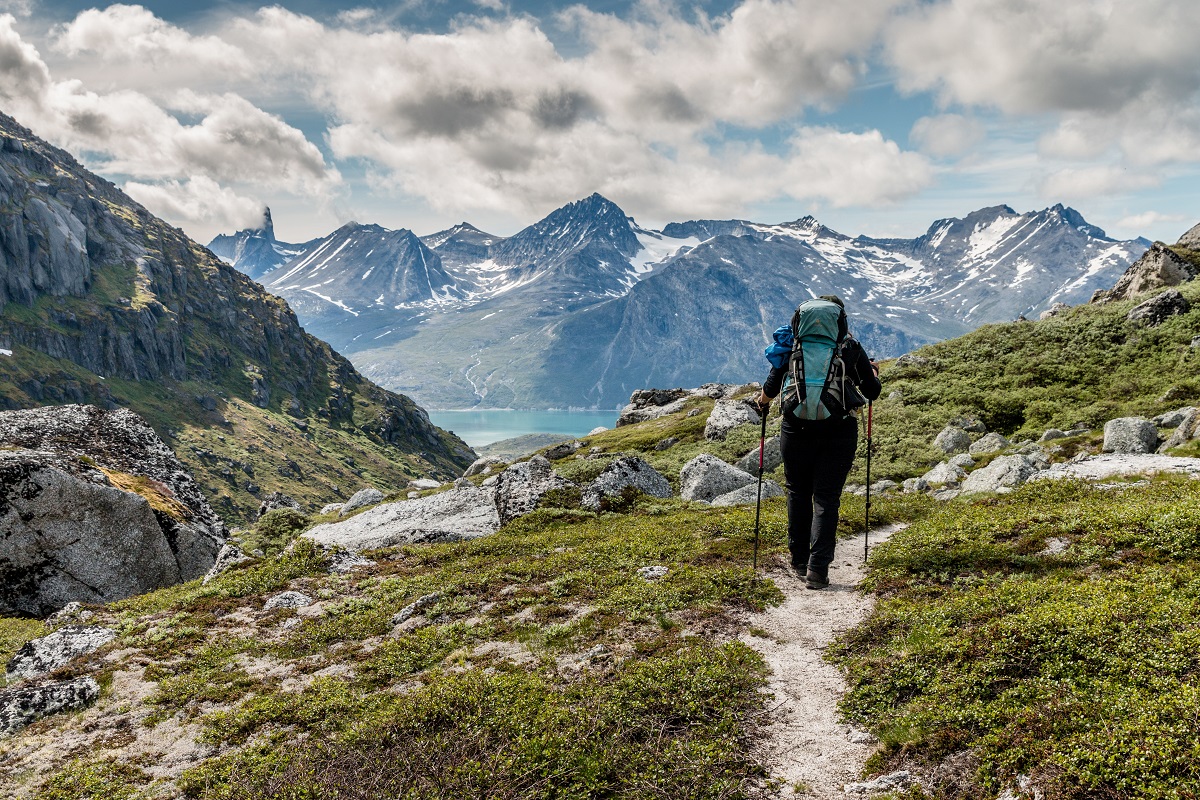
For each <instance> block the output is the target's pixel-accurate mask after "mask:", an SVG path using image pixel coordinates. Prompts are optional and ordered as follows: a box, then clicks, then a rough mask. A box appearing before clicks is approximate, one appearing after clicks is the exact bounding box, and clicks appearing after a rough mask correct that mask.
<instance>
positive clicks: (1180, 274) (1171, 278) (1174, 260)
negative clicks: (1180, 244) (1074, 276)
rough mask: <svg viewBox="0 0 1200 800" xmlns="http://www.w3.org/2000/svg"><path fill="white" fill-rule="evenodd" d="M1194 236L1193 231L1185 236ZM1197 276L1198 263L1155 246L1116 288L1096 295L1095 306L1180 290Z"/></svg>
mask: <svg viewBox="0 0 1200 800" xmlns="http://www.w3.org/2000/svg"><path fill="white" fill-rule="evenodd" d="M1193 230H1194V229H1193ZM1190 233H1191V231H1189V232H1188V233H1186V234H1184V236H1185V237H1186V236H1188V235H1190ZM1197 272H1198V270H1197V267H1196V265H1195V264H1194V263H1192V262H1191V261H1189V260H1188V259H1186V258H1183V257H1182V256H1180V255H1179V254H1177V253H1175V252H1174V251H1172V250H1171V248H1169V247H1167V245H1165V244H1163V243H1162V242H1155V243H1154V244H1153V245H1151V246H1150V249H1149V250H1147V251H1146V252H1145V254H1144V255H1143V256H1142V257H1141V258H1140V259H1138V260H1137V261H1135V262H1134V263H1133V264H1132V265H1130V267H1129V269H1127V270H1125V274H1124V275H1122V276H1121V277H1120V278H1119V279H1118V280H1117V282H1116V284H1115V285H1114V286H1113V288H1111V289H1099V290H1097V291H1096V292H1095V294H1093V295H1092V302H1093V303H1110V302H1113V301H1114V300H1129V299H1132V298H1133V297H1135V296H1136V295H1139V294H1142V293H1143V292H1151V291H1154V290H1155V289H1161V288H1164V287H1167V286H1178V285H1179V284H1181V283H1184V282H1186V281H1190V280H1192V279H1193V278H1195V277H1196V274H1197Z"/></svg>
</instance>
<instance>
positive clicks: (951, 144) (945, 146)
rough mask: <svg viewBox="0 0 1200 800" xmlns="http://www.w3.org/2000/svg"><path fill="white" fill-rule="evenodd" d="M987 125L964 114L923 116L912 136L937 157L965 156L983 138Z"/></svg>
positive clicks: (923, 148)
mask: <svg viewBox="0 0 1200 800" xmlns="http://www.w3.org/2000/svg"><path fill="white" fill-rule="evenodd" d="M983 137H984V128H983V125H982V124H981V123H980V122H979V121H978V120H975V119H971V118H969V117H964V116H962V115H961V114H942V115H940V116H936V117H921V118H920V119H918V120H917V121H916V122H915V123H913V126H912V131H911V132H910V133H909V135H908V138H909V139H910V140H912V141H913V142H914V143H915V144H916V145H917V147H919V148H920V149H921V150H922V151H923V152H925V153H928V154H929V155H931V156H934V157H937V158H954V157H956V156H961V155H963V154H964V153H966V152H967V151H969V150H970V149H971V148H972V147H974V146H975V145H977V144H979V143H980V142H981V141H983Z"/></svg>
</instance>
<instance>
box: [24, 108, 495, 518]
mask: <svg viewBox="0 0 1200 800" xmlns="http://www.w3.org/2000/svg"><path fill="white" fill-rule="evenodd" d="M250 238H252V237H248V238H247V242H249V241H250ZM255 241H256V242H257V244H254V245H253V246H249V245H248V246H243V247H241V248H240V249H238V250H236V252H239V253H241V254H242V256H243V257H246V256H248V255H251V254H254V253H262V252H265V251H275V252H276V254H277V255H278V256H279V257H280V258H283V257H286V253H285V252H279V250H276V243H275V242H274V241H273V234H272V230H271V225H270V218H269V216H268V217H266V219H265V226H264V228H263V230H262V236H260V237H258V239H257V240H255ZM281 249H286V248H281ZM62 403H92V404H96V405H98V406H101V407H103V408H115V407H127V408H130V409H132V410H134V411H136V412H137V413H138V414H140V415H141V416H142V417H144V418H145V419H146V420H147V421H148V422H149V423H150V424H151V425H152V426H153V427H154V429H155V431H156V432H157V433H158V434H159V436H161V437H162V438H163V439H164V440H165V441H166V442H167V443H168V444H169V445H170V446H171V448H172V449H173V450H175V451H176V452H177V453H178V454H179V457H180V458H181V459H182V460H183V462H184V463H185V464H186V465H187V466H188V468H189V469H190V470H191V471H192V473H193V474H194V475H195V476H196V478H197V480H198V482H199V483H200V485H201V487H202V488H203V489H204V490H205V493H206V494H207V495H208V498H209V500H210V502H211V503H212V505H213V507H214V508H215V509H216V510H217V512H218V513H220V514H221V515H222V516H223V517H224V518H225V519H227V520H228V521H230V522H232V523H236V522H241V521H244V520H247V519H253V518H254V516H255V515H256V512H257V510H258V508H259V503H260V497H262V496H265V495H267V494H269V493H270V492H273V491H282V492H285V493H287V494H289V495H291V496H293V497H294V498H296V499H298V500H300V501H302V502H304V503H305V505H310V506H311V505H315V506H316V507H318V508H319V507H320V506H321V505H322V504H324V503H330V502H335V501H337V500H339V499H340V500H344V499H345V498H346V497H347V496H349V494H351V493H353V492H354V491H356V490H358V489H360V488H363V486H364V485H377V486H378V487H379V488H383V489H388V490H398V489H403V488H404V487H405V486H406V485H407V484H408V482H409V481H410V480H411V479H413V478H420V477H439V478H444V477H451V476H454V475H457V474H459V473H461V471H462V468H463V467H464V466H466V465H467V464H469V463H470V462H471V460H472V459H473V458H474V454H473V453H472V452H471V451H470V449H469V448H467V447H466V445H465V444H464V443H463V442H462V441H461V440H459V439H458V438H457V437H455V436H453V435H452V434H448V433H446V432H445V431H443V430H440V429H438V428H436V427H435V426H433V425H432V424H431V423H430V421H429V418H428V416H427V415H426V413H425V411H424V410H423V409H421V408H420V407H418V406H417V405H416V404H415V403H414V402H413V401H412V400H411V399H409V398H408V397H404V396H401V395H397V394H393V393H392V392H388V391H385V390H383V389H381V388H380V387H378V386H376V385H375V384H373V383H371V382H370V381H369V380H367V379H366V378H364V377H363V376H362V374H360V373H359V372H358V370H356V369H355V368H354V367H353V366H352V365H351V363H350V362H349V361H347V360H346V359H345V358H343V357H342V356H340V355H338V354H337V353H336V352H334V351H333V350H332V349H331V348H330V347H329V345H328V344H326V343H325V342H322V341H320V340H318V339H317V338H315V337H313V336H311V335H308V334H306V333H305V332H304V331H303V330H302V329H301V327H300V325H299V323H298V322H297V319H296V315H295V314H294V313H293V312H292V310H291V309H290V308H289V307H288V305H287V303H286V302H285V301H283V300H281V299H280V298H279V297H276V296H274V295H271V294H269V293H267V292H266V291H265V290H264V289H263V288H262V286H261V285H259V284H258V283H256V282H254V281H253V280H251V279H250V278H248V277H247V276H246V275H243V274H242V273H240V272H239V271H237V270H235V269H233V268H232V267H230V266H228V265H227V264H225V263H223V262H222V261H221V260H219V259H218V258H217V257H215V256H214V255H213V254H212V253H211V252H210V251H209V250H206V249H205V248H203V247H202V246H200V245H199V244H197V243H195V242H193V241H192V240H190V239H188V238H187V237H186V236H185V235H184V234H183V232H182V231H180V230H179V229H177V228H174V227H172V226H170V225H168V224H166V223H165V222H163V221H162V220H160V219H158V218H156V217H154V216H153V215H152V214H150V212H148V211H147V210H146V209H145V208H143V207H142V206H140V205H138V204H137V203H135V202H134V201H133V200H131V199H130V198H129V197H128V196H126V195H125V194H124V193H123V192H121V191H120V190H119V189H117V188H116V187H115V186H113V185H112V184H111V183H109V182H108V181H106V180H104V179H103V178H100V177H98V176H96V175H94V174H92V173H91V172H89V171H88V170H86V169H84V168H83V167H82V166H81V165H80V164H79V163H78V162H77V161H76V160H75V159H74V158H73V157H72V156H71V155H70V154H68V153H66V152H64V151H62V150H59V149H58V148H55V147H53V146H51V145H49V144H48V143H46V142H44V141H42V140H41V139H39V138H37V137H36V136H35V135H34V134H33V133H31V132H30V131H29V130H27V129H25V128H23V127H22V126H21V125H19V124H18V123H17V122H16V121H15V120H13V119H12V118H10V117H7V116H5V115H3V114H0V408H4V409H15V408H29V407H34V406H40V405H56V404H62Z"/></svg>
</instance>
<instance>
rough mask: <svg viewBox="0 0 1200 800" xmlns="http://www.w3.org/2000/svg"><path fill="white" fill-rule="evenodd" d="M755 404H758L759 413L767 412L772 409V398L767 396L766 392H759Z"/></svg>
mask: <svg viewBox="0 0 1200 800" xmlns="http://www.w3.org/2000/svg"><path fill="white" fill-rule="evenodd" d="M754 404H755V405H756V406H758V413H759V414H766V413H767V412H768V411H770V410H771V398H769V397H767V393H766V392H759V393H758V400H756V401H755V403H754Z"/></svg>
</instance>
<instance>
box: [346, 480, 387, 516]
mask: <svg viewBox="0 0 1200 800" xmlns="http://www.w3.org/2000/svg"><path fill="white" fill-rule="evenodd" d="M383 498H384V494H383V492H381V491H379V490H378V489H376V488H374V487H373V486H368V487H367V488H366V489H359V490H358V491H357V492H355V493H354V494H352V495H350V499H349V500H347V501H346V502H345V503H343V504H342V508H341V510H340V511H338V516H339V517H344V516H346V515H348V514H352V513H354V512H355V511H357V510H358V509H360V508H366V507H367V506H373V505H375V504H376V503H382V502H383Z"/></svg>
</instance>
